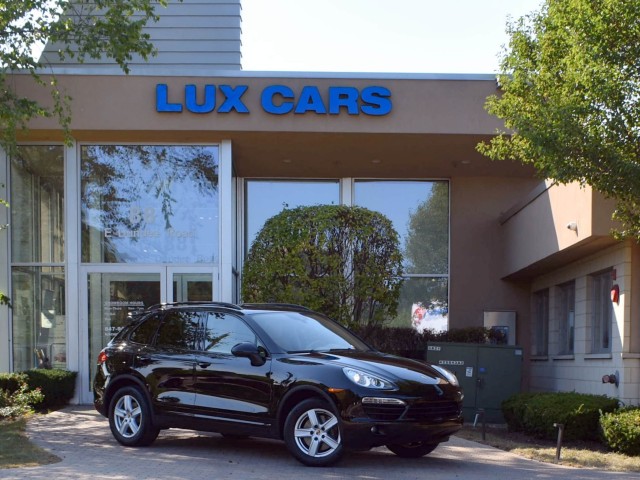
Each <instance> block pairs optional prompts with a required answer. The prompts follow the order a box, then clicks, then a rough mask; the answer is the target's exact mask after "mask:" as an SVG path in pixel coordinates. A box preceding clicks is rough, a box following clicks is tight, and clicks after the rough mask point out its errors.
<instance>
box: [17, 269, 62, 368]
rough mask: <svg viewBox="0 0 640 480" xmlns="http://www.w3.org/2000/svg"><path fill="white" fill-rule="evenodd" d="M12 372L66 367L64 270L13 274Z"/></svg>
mask: <svg viewBox="0 0 640 480" xmlns="http://www.w3.org/2000/svg"><path fill="white" fill-rule="evenodd" d="M11 281H12V292H11V298H12V303H13V359H14V364H13V368H14V370H15V371H16V372H19V371H22V370H29V369H31V368H66V367H67V348H66V345H67V325H66V323H67V317H66V313H65V303H64V298H65V297H64V295H65V289H64V269H63V268H62V267H15V268H13V269H12V270H11Z"/></svg>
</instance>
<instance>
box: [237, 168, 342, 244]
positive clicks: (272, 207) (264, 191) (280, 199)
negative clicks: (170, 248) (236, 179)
mask: <svg viewBox="0 0 640 480" xmlns="http://www.w3.org/2000/svg"><path fill="white" fill-rule="evenodd" d="M246 196H247V207H246V208H247V211H246V219H247V231H246V247H247V248H246V251H247V252H248V251H249V247H250V246H251V244H252V243H253V240H254V239H255V238H256V235H257V234H258V232H259V231H260V230H261V229H262V227H263V226H264V224H265V222H266V221H267V220H268V219H269V218H271V217H273V216H274V215H276V214H278V213H280V212H281V211H282V210H284V209H285V208H296V207H302V206H311V205H338V204H339V203H340V184H339V182H338V181H337V180H331V181H329V180H327V181H302V182H298V181H283V180H278V181H276V180H249V181H247V185H246Z"/></svg>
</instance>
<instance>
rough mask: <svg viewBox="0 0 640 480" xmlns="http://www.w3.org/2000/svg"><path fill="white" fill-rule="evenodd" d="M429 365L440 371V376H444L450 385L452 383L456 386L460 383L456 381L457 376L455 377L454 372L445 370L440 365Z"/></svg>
mask: <svg viewBox="0 0 640 480" xmlns="http://www.w3.org/2000/svg"><path fill="white" fill-rule="evenodd" d="M431 366H432V367H433V368H435V369H436V370H437V371H438V372H439V373H441V374H442V376H443V377H444V378H446V379H447V382H449V383H450V384H451V385H454V386H456V387H457V386H459V385H460V384H459V383H458V377H456V375H455V373H453V372H451V371H449V370H447V369H446V368H442V367H441V366H440V365H431Z"/></svg>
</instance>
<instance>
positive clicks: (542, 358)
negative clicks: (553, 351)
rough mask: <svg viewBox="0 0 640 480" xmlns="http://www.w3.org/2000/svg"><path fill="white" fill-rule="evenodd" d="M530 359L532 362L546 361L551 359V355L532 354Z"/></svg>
mask: <svg viewBox="0 0 640 480" xmlns="http://www.w3.org/2000/svg"><path fill="white" fill-rule="evenodd" d="M530 360H531V361H532V362H546V361H548V360H549V355H531V357H530Z"/></svg>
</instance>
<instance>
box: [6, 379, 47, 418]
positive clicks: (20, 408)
mask: <svg viewBox="0 0 640 480" xmlns="http://www.w3.org/2000/svg"><path fill="white" fill-rule="evenodd" d="M9 375H13V377H11V379H10V380H9V381H7V382H4V380H6V377H8V376H9ZM16 382H17V388H14V387H16ZM3 384H4V385H8V386H9V388H4V386H3V387H0V419H5V418H15V417H19V416H21V415H24V414H26V413H28V412H31V411H32V410H33V407H34V406H35V405H37V404H38V403H39V402H41V401H42V400H43V399H44V396H43V395H42V392H40V389H35V390H30V389H29V386H28V385H27V382H26V375H20V374H3Z"/></svg>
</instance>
